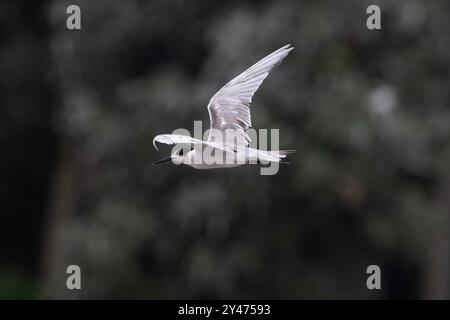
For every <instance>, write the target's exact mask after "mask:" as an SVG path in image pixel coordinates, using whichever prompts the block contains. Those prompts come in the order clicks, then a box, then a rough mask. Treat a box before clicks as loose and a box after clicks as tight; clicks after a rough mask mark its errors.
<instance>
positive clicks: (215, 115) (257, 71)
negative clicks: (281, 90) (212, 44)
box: [208, 44, 294, 145]
mask: <svg viewBox="0 0 450 320" xmlns="http://www.w3.org/2000/svg"><path fill="white" fill-rule="evenodd" d="M292 49H294V48H293V47H291V46H290V45H289V44H288V45H286V46H284V47H281V48H280V49H278V50H276V51H274V52H272V53H271V54H269V55H268V56H266V57H265V58H263V59H261V60H260V61H258V62H257V63H256V64H254V65H253V66H251V67H250V68H248V69H247V70H245V71H244V72H242V73H241V74H240V75H239V76H237V77H236V78H234V79H233V80H231V81H230V82H228V83H227V84H226V85H225V86H224V87H223V88H222V89H220V90H219V91H218V92H217V93H216V94H215V95H214V96H213V97H212V98H211V100H210V102H209V104H208V112H209V119H210V122H211V132H210V135H209V138H208V141H216V142H218V143H219V142H220V141H219V139H217V136H218V135H225V131H226V130H227V129H232V130H233V132H235V135H234V136H233V137H232V139H233V141H228V140H229V139H227V141H226V142H225V143H224V144H229V143H230V144H237V145H248V142H249V141H250V138H249V136H248V135H247V133H246V132H245V130H247V129H248V128H251V126H252V120H251V115H250V109H249V106H250V103H251V102H252V96H253V95H254V93H255V92H256V90H258V88H259V86H260V85H261V83H262V82H263V81H264V79H265V78H266V77H267V75H268V74H269V72H270V71H271V70H272V69H273V68H274V67H275V66H277V65H278V64H280V63H281V61H282V60H283V59H284V58H285V57H286V56H287V55H288V53H289V52H290V51H291V50H292Z"/></svg>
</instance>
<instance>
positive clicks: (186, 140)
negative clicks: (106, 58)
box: [153, 134, 234, 152]
mask: <svg viewBox="0 0 450 320" xmlns="http://www.w3.org/2000/svg"><path fill="white" fill-rule="evenodd" d="M155 142H159V143H164V144H202V145H206V146H210V147H213V148H216V149H220V150H223V151H225V152H234V151H233V150H232V149H231V148H229V147H226V146H224V145H222V144H219V143H215V142H212V141H202V140H199V139H195V138H192V137H189V136H184V135H181V134H160V135H157V136H156V137H155V138H154V139H153V146H154V147H155V149H156V150H158V147H156V143H155Z"/></svg>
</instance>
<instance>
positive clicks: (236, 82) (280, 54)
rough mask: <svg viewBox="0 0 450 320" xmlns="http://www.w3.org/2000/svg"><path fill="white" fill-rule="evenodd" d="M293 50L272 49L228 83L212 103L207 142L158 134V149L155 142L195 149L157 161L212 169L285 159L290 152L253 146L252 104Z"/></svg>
mask: <svg viewBox="0 0 450 320" xmlns="http://www.w3.org/2000/svg"><path fill="white" fill-rule="evenodd" d="M292 49H294V48H293V47H291V45H289V44H288V45H285V46H284V47H281V48H280V49H278V50H276V51H274V52H272V53H271V54H269V55H268V56H266V57H265V58H263V59H261V60H260V61H258V62H257V63H256V64H254V65H253V66H251V67H250V68H248V69H247V70H245V71H244V72H243V73H241V74H240V75H238V76H237V77H236V78H234V79H233V80H231V81H230V82H228V83H227V84H226V85H225V86H224V87H222V89H220V90H219V91H218V92H217V93H216V94H215V95H214V96H213V97H212V98H211V100H210V101H209V104H208V112H209V120H210V132H209V136H208V139H207V140H206V141H204V140H200V139H195V138H192V137H190V136H186V135H178V134H161V135H157V136H156V137H155V138H154V139H153V145H154V146H155V148H156V149H157V150H158V148H157V147H156V144H155V142H160V143H165V144H176V145H179V144H181V145H185V146H186V145H190V146H194V148H191V150H190V151H188V152H185V151H184V150H185V149H184V148H181V149H176V148H174V151H173V152H172V154H171V155H170V156H169V157H166V158H163V159H161V160H158V161H156V162H154V163H153V164H157V163H162V162H166V161H171V160H172V162H174V163H183V164H186V165H189V166H191V167H194V168H196V169H212V168H228V167H236V166H239V165H242V164H245V163H269V162H281V159H282V158H285V157H286V154H287V153H289V152H288V151H283V150H276V151H274V150H270V151H266V150H258V149H255V148H251V147H249V141H250V138H249V135H248V134H247V130H248V129H249V128H251V127H252V122H251V116H250V108H249V107H250V103H251V102H252V96H253V95H254V94H255V92H256V90H258V88H259V86H260V85H261V83H262V82H263V81H264V79H265V78H266V77H267V76H268V74H269V72H270V71H271V70H272V69H273V68H274V67H275V66H277V65H278V64H280V63H281V61H283V59H284V58H285V57H286V56H287V55H288V53H289V52H290V51H291V50H292ZM197 146H198V147H200V148H198V147H197ZM202 147H205V149H209V151H210V152H209V153H206V152H203V154H202V155H201V156H202V157H200V159H201V160H203V161H196V159H198V156H199V153H202ZM211 150H212V152H211ZM213 153H222V154H223V155H225V157H226V159H227V160H228V161H211V158H212V157H215V155H214V156H213V155H212V154H213ZM229 156H232V157H229ZM215 159H217V158H215ZM219 159H223V158H220V157H219ZM229 159H233V161H229Z"/></svg>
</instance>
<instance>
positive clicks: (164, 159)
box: [153, 156, 172, 165]
mask: <svg viewBox="0 0 450 320" xmlns="http://www.w3.org/2000/svg"><path fill="white" fill-rule="evenodd" d="M170 160H172V157H171V156H169V157H165V158H162V159H161V160H158V161H155V162H153V165H155V164H158V163H163V162H168V161H170Z"/></svg>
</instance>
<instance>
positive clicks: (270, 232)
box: [0, 0, 450, 299]
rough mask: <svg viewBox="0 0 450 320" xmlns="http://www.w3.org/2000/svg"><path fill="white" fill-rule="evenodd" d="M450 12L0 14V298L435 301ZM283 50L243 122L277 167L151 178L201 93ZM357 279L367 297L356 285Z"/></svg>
mask: <svg viewBox="0 0 450 320" xmlns="http://www.w3.org/2000/svg"><path fill="white" fill-rule="evenodd" d="M70 4H78V5H79V6H80V7H81V25H82V29H81V30H80V31H69V30H67V28H66V18H67V16H68V15H67V14H66V8H67V6H68V5H70ZM370 4H377V5H379V6H380V7H381V25H382V30H378V31H377V30H368V29H367V28H366V19H367V17H368V14H366V8H367V6H368V5H370ZM449 13H450V2H448V1H418V0H403V1H377V0H373V1H359V0H351V1H339V2H338V1H332V0H330V1H289V0H286V1H189V0H165V1H125V0H122V1H119V0H114V1H111V0H110V1H106V0H105V1H101V0H95V1H87V0H83V1H81V0H77V1H57V0H55V1H12V0H6V1H1V2H0V40H1V41H0V298H68V299H73V298H289V299H304V298H310V299H311V298H325V299H346V298H354V299H395V298H414V299H430V298H439V299H446V298H448V297H449V273H450V271H449V254H450V249H449V233H448V232H449V221H448V220H449V212H450V95H449V88H450V36H449V33H448V31H449V30H450V19H449V18H450V17H449ZM287 43H291V44H292V45H293V46H294V47H295V50H294V51H292V52H291V54H290V55H289V56H288V57H287V58H286V60H285V61H284V63H283V64H282V65H281V66H280V67H278V68H277V69H276V70H275V71H274V72H273V73H272V74H271V75H270V76H269V77H268V79H267V80H266V81H265V82H264V83H263V85H262V87H261V89H260V90H259V91H258V92H257V93H256V95H255V97H254V99H253V106H252V111H253V125H254V127H255V128H268V129H270V128H280V145H281V148H283V149H296V150H297V152H296V154H295V155H293V156H292V157H291V159H290V161H291V165H284V166H282V167H281V168H280V171H279V173H278V174H277V175H274V176H261V175H259V168H258V167H257V166H242V167H239V168H235V169H228V170H225V169H222V170H206V171H199V170H194V169H192V168H189V167H182V166H174V165H160V166H157V167H152V166H151V163H152V161H154V160H155V159H158V158H160V157H161V156H166V155H168V153H169V152H170V150H171V148H170V147H164V146H162V148H161V151H160V152H157V151H156V150H155V149H154V148H153V146H152V143H151V142H152V139H153V137H154V136H155V135H157V134H160V133H171V132H172V130H174V129H176V128H187V129H189V130H193V121H194V120H203V121H205V122H204V124H208V123H209V122H208V121H209V118H208V113H207V110H206V105H207V103H208V101H209V99H210V98H211V96H212V95H213V94H214V93H215V92H216V91H217V90H218V89H219V88H220V87H221V86H222V85H224V84H225V83H226V82H227V81H228V80H230V79H231V78H233V77H234V76H236V75H237V74H239V73H240V72H242V71H243V70H245V69H246V68H247V67H249V66H250V65H251V64H253V63H255V62H256V61H258V60H259V59H261V58H262V57H264V56H265V55H267V54H268V53H270V52H272V51H273V50H275V49H277V48H279V47H281V46H282V45H285V44H287ZM70 264H77V265H79V266H80V267H81V269H82V290H81V291H76V290H75V291H69V290H67V288H66V278H67V276H68V275H67V274H66V273H65V271H66V267H67V266H68V265H70ZM371 264H377V265H379V266H380V268H381V272H382V290H374V291H369V290H368V289H367V288H366V279H367V276H368V275H367V274H366V268H367V266H369V265H371Z"/></svg>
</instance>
